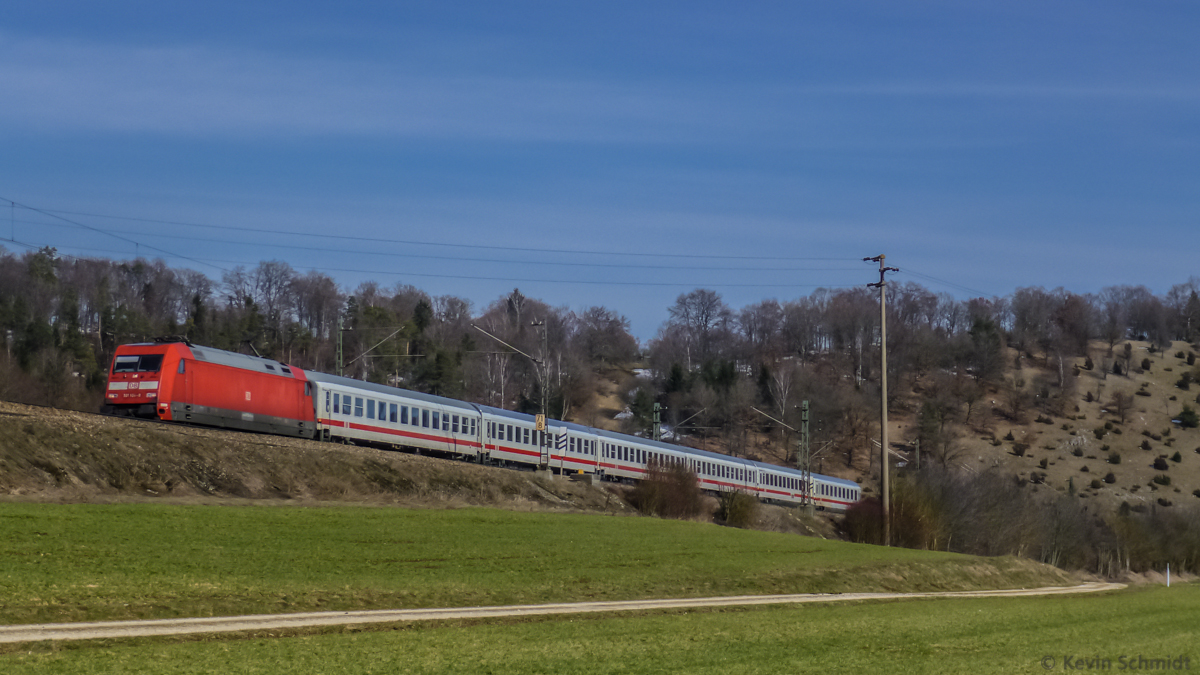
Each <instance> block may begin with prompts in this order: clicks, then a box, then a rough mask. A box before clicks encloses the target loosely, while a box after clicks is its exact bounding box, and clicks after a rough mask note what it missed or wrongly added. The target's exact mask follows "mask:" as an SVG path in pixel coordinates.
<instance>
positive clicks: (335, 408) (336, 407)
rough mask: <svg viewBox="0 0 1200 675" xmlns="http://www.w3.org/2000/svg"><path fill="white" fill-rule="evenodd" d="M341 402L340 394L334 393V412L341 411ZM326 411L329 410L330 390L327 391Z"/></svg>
mask: <svg viewBox="0 0 1200 675" xmlns="http://www.w3.org/2000/svg"><path fill="white" fill-rule="evenodd" d="M339 403H340V401H338V395H337V394H334V395H333V412H335V413H337V412H341V408H340V407H339ZM325 412H329V392H325Z"/></svg>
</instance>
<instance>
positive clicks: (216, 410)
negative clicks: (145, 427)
mask: <svg viewBox="0 0 1200 675" xmlns="http://www.w3.org/2000/svg"><path fill="white" fill-rule="evenodd" d="M104 402H105V405H104V407H103V409H102V412H105V413H108V414H115V415H127V416H135V417H147V418H158V419H161V420H175V421H180V422H190V423H192V424H203V425H207V426H214V427H227V428H231V429H244V430H246V431H260V432H264V433H271V434H281V435H285V436H301V437H305V438H312V437H313V436H314V435H315V433H316V425H315V422H314V410H315V408H314V406H313V400H312V383H311V382H309V381H308V379H307V377H305V374H304V371H302V370H300V369H299V368H293V367H291V366H288V365H285V364H282V363H279V362H278V361H272V360H270V359H260V358H255V357H251V356H244V355H241V354H234V353H231V352H226V351H221V350H217V349H206V348H203V347H195V346H193V345H190V344H187V343H185V342H168V341H163V342H153V343H142V344H131V345H122V346H120V347H118V348H117V352H116V355H115V357H114V358H113V365H112V372H111V373H109V378H108V390H107V391H106V392H105V396H104Z"/></svg>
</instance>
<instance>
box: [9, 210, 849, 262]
mask: <svg viewBox="0 0 1200 675" xmlns="http://www.w3.org/2000/svg"><path fill="white" fill-rule="evenodd" d="M0 199H3V197H0ZM18 206H21V205H20V204H18ZM22 208H30V207H25V206H22ZM30 210H33V211H37V212H38V213H44V214H47V215H49V214H58V213H62V214H66V215H72V216H87V217H90V218H108V219H112V220H127V221H131V222H141V223H152V224H157V225H182V226H186V227H204V228H209V229H214V230H233V231H237V232H258V233H261V234H282V235H287V236H294V237H316V238H321V239H336V240H340V241H362V242H370V243H388V244H404V245H407V246H444V247H447V248H469V249H482V250H489V251H517V252H524V253H560V254H576V255H613V256H626V257H648V258H692V259H697V260H791V261H809V262H812V261H823V262H851V261H854V262H857V261H858V259H857V258H806V257H792V256H756V255H754V256H736V255H713V254H691V253H645V252H637V251H589V250H578V249H554V248H531V247H520V246H490V245H484V244H462V243H445V242H436V241H419V240H413V239H386V238H381V237H354V236H347V235H340V234H312V233H308V232H296V231H294V230H268V229H263V228H254V227H238V226H232V225H209V224H206V223H190V222H185V221H173V220H156V219H153V218H133V217H127V216H112V215H105V214H99V213H83V212H78V211H56V210H52V209H32V208H31V209H30ZM64 220H65V219H64ZM89 229H95V228H89ZM98 231H99V230H98Z"/></svg>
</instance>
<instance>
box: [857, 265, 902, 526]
mask: <svg viewBox="0 0 1200 675" xmlns="http://www.w3.org/2000/svg"><path fill="white" fill-rule="evenodd" d="M885 257H886V256H884V255H882V254H880V255H877V256H875V257H873V258H863V261H864V262H878V263H879V283H876V284H867V285H868V286H870V287H871V288H878V289H879V436H880V438H879V491H880V493H881V494H880V499H881V500H882V501H883V545H884V546H891V545H892V518H891V501H892V500H891V479H890V478H889V477H888V473H889V471H888V418H887V413H888V410H887V409H888V405H887V281H886V280H885V279H884V276H885V275H886V274H887V273H888V272H899V271H900V270H899V269H897V268H895V267H885V266H884V264H883V261H884V258H885Z"/></svg>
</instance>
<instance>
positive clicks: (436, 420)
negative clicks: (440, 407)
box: [433, 410, 442, 429]
mask: <svg viewBox="0 0 1200 675" xmlns="http://www.w3.org/2000/svg"><path fill="white" fill-rule="evenodd" d="M438 415H439V413H438V411H436V410H434V411H433V428H434V429H441V428H442V423H441V420H440V419H439V417H438Z"/></svg>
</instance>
